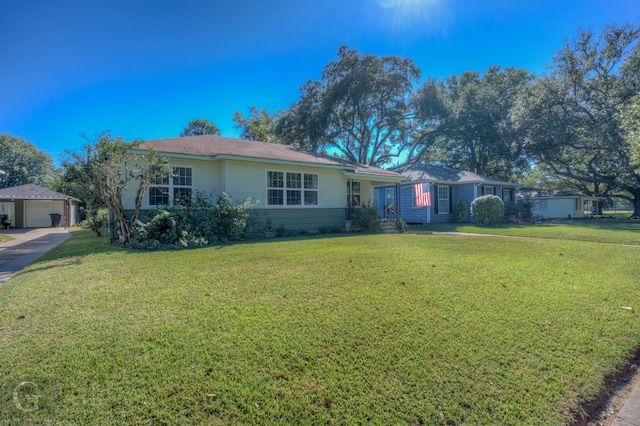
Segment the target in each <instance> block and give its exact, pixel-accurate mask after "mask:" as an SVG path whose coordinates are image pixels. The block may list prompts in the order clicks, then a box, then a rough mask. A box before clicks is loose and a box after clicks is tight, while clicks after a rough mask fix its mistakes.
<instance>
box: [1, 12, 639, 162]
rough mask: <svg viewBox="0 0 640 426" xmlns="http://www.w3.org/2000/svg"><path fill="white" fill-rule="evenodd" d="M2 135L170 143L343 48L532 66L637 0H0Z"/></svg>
mask: <svg viewBox="0 0 640 426" xmlns="http://www.w3.org/2000/svg"><path fill="white" fill-rule="evenodd" d="M0 22H1V23H2V24H1V25H0V59H1V60H0V133H8V134H10V135H13V136H17V137H21V138H24V139H26V140H28V141H29V142H31V143H33V144H35V145H36V147H38V149H40V150H43V151H45V152H47V153H49V154H50V155H51V156H52V157H53V159H54V161H55V162H56V163H57V161H58V159H59V156H60V154H62V153H63V152H64V151H65V150H76V149H78V148H79V147H81V146H82V145H83V144H84V143H85V141H84V139H83V138H81V136H80V135H81V134H82V133H84V134H86V135H88V136H90V137H93V136H95V135H96V134H98V133H100V132H101V131H103V130H110V131H111V134H112V135H114V136H116V135H120V136H122V137H123V138H125V139H127V140H133V139H155V138H165V137H175V136H178V135H179V134H180V132H181V131H182V129H183V128H184V127H185V126H186V125H187V123H188V122H189V121H191V120H193V119H195V118H200V117H202V118H206V119H208V120H210V121H212V122H214V123H215V124H216V125H217V126H218V127H219V128H220V129H221V131H222V135H223V136H230V137H236V136H238V135H239V132H238V130H236V129H234V128H233V120H232V117H233V113H234V111H242V112H244V113H245V115H246V111H247V109H248V107H249V106H251V105H255V106H257V107H258V108H260V109H262V108H267V109H268V110H269V111H270V112H274V111H276V110H278V109H287V108H288V107H289V105H290V104H291V103H292V102H294V101H296V100H297V99H298V98H299V96H300V86H301V85H302V84H304V83H305V82H307V81H308V80H310V79H319V78H320V74H321V72H322V70H323V68H324V65H325V64H326V63H328V62H329V61H331V60H334V59H336V54H337V52H338V49H339V47H340V46H341V45H343V44H346V45H348V46H350V47H351V48H353V49H356V50H357V51H359V52H360V53H372V54H377V55H398V56H405V57H409V58H411V59H413V60H414V61H415V63H416V64H417V66H418V67H419V68H420V69H421V70H422V79H423V80H424V79H426V78H427V77H435V78H438V79H444V78H446V77H448V76H450V75H454V74H455V75H459V74H461V73H462V72H463V71H465V70H473V71H480V72H482V71H484V70H485V69H486V68H487V67H489V66H490V65H502V66H515V67H520V68H525V69H527V70H529V71H532V72H535V73H536V74H541V73H544V72H545V65H547V64H550V63H551V62H552V56H553V54H554V53H555V52H556V50H558V49H559V48H560V47H561V46H562V45H563V42H564V39H565V37H568V38H572V37H573V35H574V34H575V33H576V31H577V30H578V28H579V27H580V26H582V27H583V28H585V29H591V30H594V31H599V30H600V29H601V28H602V27H603V26H605V25H607V24H611V23H613V22H617V23H625V22H630V23H633V24H640V2H639V1H637V0H606V1H605V0H599V1H596V0H579V1H573V0H554V1H548V0H538V1H530V0H317V1H315V0H314V1H311V0H232V1H218V0H209V1H207V0H55V1H52V0H0Z"/></svg>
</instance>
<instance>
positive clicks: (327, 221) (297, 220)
mask: <svg viewBox="0 0 640 426" xmlns="http://www.w3.org/2000/svg"><path fill="white" fill-rule="evenodd" d="M256 211H257V212H258V213H259V215H260V216H259V217H260V219H261V220H267V219H270V220H271V226H272V227H273V229H277V228H279V227H281V226H284V227H285V228H286V229H316V228H319V227H322V226H331V227H339V228H344V224H345V219H346V214H347V212H346V209H297V210H295V209H256Z"/></svg>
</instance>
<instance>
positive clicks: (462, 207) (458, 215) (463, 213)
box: [454, 200, 469, 223]
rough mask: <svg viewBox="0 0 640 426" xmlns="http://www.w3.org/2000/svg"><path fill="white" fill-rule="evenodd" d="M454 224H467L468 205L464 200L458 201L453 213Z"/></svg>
mask: <svg viewBox="0 0 640 426" xmlns="http://www.w3.org/2000/svg"><path fill="white" fill-rule="evenodd" d="M454 217H455V221H456V223H467V222H468V221H469V205H468V204H467V202H466V201H465V200H458V202H457V203H456V211H455V213H454Z"/></svg>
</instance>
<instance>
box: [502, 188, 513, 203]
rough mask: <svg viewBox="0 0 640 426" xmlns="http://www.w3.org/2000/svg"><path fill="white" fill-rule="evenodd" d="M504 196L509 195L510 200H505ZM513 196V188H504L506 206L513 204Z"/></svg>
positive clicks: (503, 199)
mask: <svg viewBox="0 0 640 426" xmlns="http://www.w3.org/2000/svg"><path fill="white" fill-rule="evenodd" d="M504 194H509V200H505V197H504ZM512 194H513V193H512V192H511V188H502V201H504V202H505V204H507V203H513V197H512Z"/></svg>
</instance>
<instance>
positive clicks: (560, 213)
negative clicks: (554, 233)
mask: <svg viewBox="0 0 640 426" xmlns="http://www.w3.org/2000/svg"><path fill="white" fill-rule="evenodd" d="M516 199H517V200H518V201H523V200H525V199H528V200H530V201H531V203H532V204H533V210H532V213H533V215H534V216H538V217H541V218H545V219H570V218H584V217H590V216H593V215H595V214H597V212H598V209H597V203H601V202H604V200H605V198H602V197H593V196H589V195H580V194H574V193H572V192H567V191H557V190H546V189H538V188H520V189H519V190H518V192H517V193H516Z"/></svg>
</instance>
